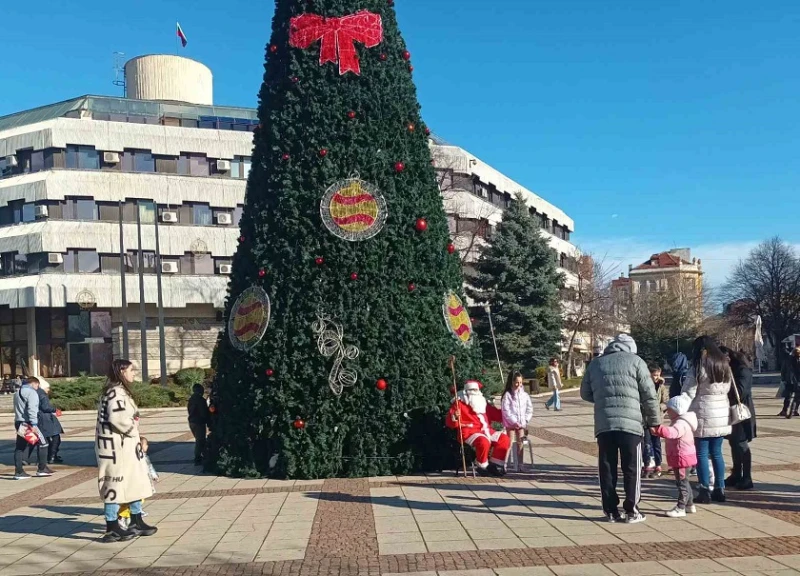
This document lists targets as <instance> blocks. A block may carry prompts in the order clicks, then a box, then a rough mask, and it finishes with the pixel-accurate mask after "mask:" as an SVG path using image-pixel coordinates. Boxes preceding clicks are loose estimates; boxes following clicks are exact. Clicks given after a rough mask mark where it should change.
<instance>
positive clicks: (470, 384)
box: [464, 380, 483, 390]
mask: <svg viewBox="0 0 800 576" xmlns="http://www.w3.org/2000/svg"><path fill="white" fill-rule="evenodd" d="M476 388H477V389H478V390H483V384H481V383H480V382H479V381H478V380H467V381H466V382H464V390H468V389H472V390H475V389H476Z"/></svg>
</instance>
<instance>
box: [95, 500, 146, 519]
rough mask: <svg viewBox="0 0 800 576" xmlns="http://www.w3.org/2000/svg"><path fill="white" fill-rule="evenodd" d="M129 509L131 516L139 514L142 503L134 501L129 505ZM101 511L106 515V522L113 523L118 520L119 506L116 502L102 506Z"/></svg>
mask: <svg viewBox="0 0 800 576" xmlns="http://www.w3.org/2000/svg"><path fill="white" fill-rule="evenodd" d="M130 507H131V516H133V515H134V514H141V513H142V501H141V500H136V501H135V502H131V503H130ZM103 511H104V513H105V515H106V521H107V522H114V521H116V520H117V518H119V504H117V503H116V502H111V503H109V504H106V505H105V506H103Z"/></svg>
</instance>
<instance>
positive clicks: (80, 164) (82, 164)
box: [66, 144, 100, 170]
mask: <svg viewBox="0 0 800 576" xmlns="http://www.w3.org/2000/svg"><path fill="white" fill-rule="evenodd" d="M66 167H67V168H74V169H77V170H99V169H100V154H98V152H97V150H95V148H94V146H76V145H74V144H67V155H66Z"/></svg>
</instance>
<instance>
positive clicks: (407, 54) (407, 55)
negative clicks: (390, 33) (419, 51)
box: [403, 50, 411, 60]
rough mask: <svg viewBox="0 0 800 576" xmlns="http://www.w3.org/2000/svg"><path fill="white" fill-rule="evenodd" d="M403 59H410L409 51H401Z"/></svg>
mask: <svg viewBox="0 0 800 576" xmlns="http://www.w3.org/2000/svg"><path fill="white" fill-rule="evenodd" d="M403 60H411V52H409V51H408V50H406V51H405V52H403Z"/></svg>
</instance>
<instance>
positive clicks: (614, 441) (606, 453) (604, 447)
mask: <svg viewBox="0 0 800 576" xmlns="http://www.w3.org/2000/svg"><path fill="white" fill-rule="evenodd" d="M641 443H642V437H641V436H639V435H638V434H629V433H627V432H618V431H614V432H603V433H602V434H598V435H597V448H598V457H597V458H598V468H599V472H600V492H601V494H602V498H603V512H605V513H606V514H614V513H617V512H619V496H617V464H618V463H620V464H622V482H623V485H624V487H625V501H624V502H623V504H622V507H623V508H624V509H625V512H627V513H628V514H634V513H635V512H636V511H637V507H636V506H637V505H638V504H639V500H640V499H641V495H642V485H641V476H640V471H641V469H642V452H641V449H640V444H641Z"/></svg>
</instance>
